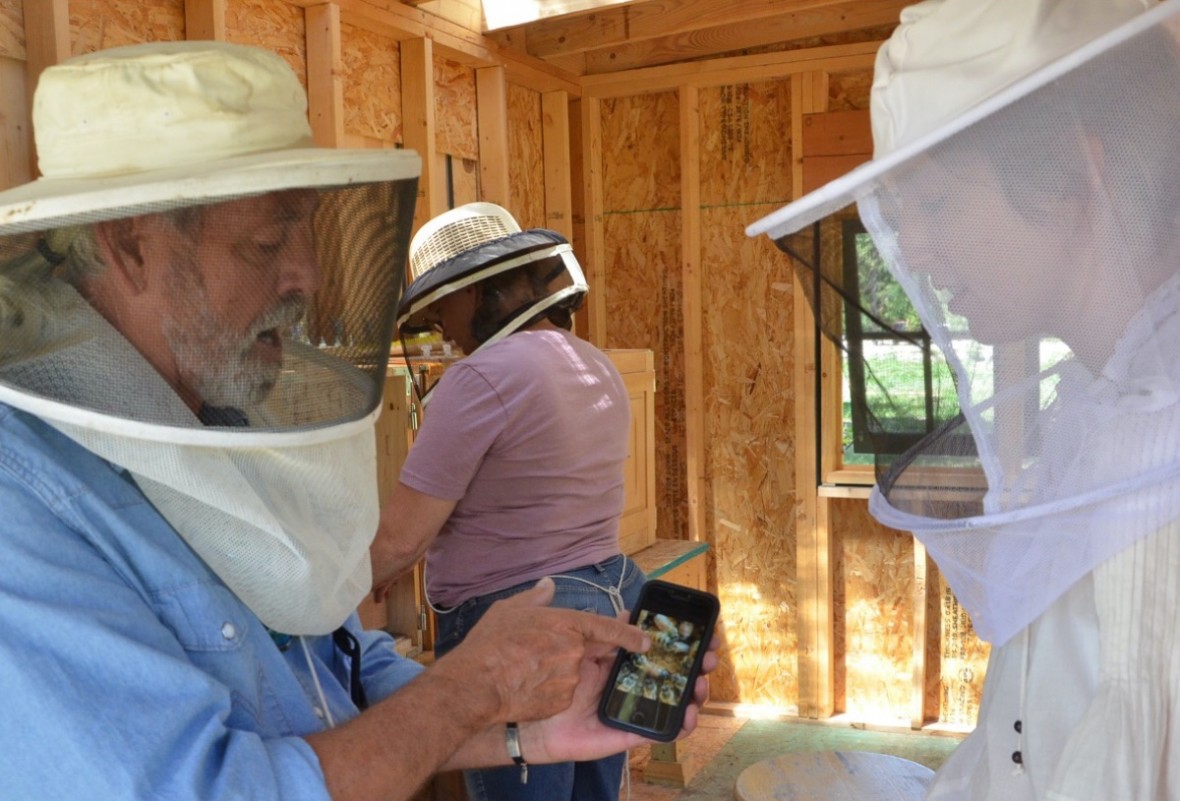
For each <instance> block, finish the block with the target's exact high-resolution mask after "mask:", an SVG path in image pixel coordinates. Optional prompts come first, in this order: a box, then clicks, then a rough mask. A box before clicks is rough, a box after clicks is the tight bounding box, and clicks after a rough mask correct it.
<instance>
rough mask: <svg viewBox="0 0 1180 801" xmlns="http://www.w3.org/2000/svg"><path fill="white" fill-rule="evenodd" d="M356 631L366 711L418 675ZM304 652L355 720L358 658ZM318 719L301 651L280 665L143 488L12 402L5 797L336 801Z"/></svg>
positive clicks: (0, 656) (0, 490)
mask: <svg viewBox="0 0 1180 801" xmlns="http://www.w3.org/2000/svg"><path fill="white" fill-rule="evenodd" d="M348 625H349V627H350V629H351V630H352V631H353V633H354V634H357V636H358V638H359V640H360V642H361V647H362V649H363V656H362V669H363V674H364V675H363V684H364V686H365V691H366V693H367V695H368V698H369V700H370V702H375V701H377V700H380V699H381V698H384V697H386V696H388V695H389V694H390V693H391V692H393V691H394V690H395V689H397V688H398V687H400V686H402V685H403V684H405V683H406V682H408V681H409V680H410V679H411V678H413V677H414V676H415V675H417V673H418V671H419V670H420V669H421V668H420V666H419V665H418V664H417V663H415V662H413V661H410V660H405V659H402V658H401V657H399V656H398V655H397V654H396V653H395V652H394V650H393V648H392V646H391V643H390V640H389V638H388V637H386V636H385V635H383V634H379V633H373V632H363V633H362V632H361V631H360V630H359V625H358V623H357V620H356V617H355V616H354V617H353V618H352V619H351V620H350V621H349V624H348ZM306 642H307V645H308V647H309V649H310V651H311V654H312V658H313V660H314V661H315V662H316V671H317V673H318V676H319V680H320V683H321V685H322V687H323V692H324V695H325V697H326V699H327V703H328V706H329V707H330V709H331V715H332V717H333V718H334V720H335V721H336V722H337V723H340V722H342V721H344V720H347V719H349V718H351V717H353V716H354V715H356V714H357V710H356V707H355V706H354V705H353V703H352V701H351V700H350V697H349V692H348V675H349V674H348V660H347V658H346V657H344V656H343V655H342V654H340V652H339V651H338V650H337V649H336V648H335V647H334V645H333V643H332V641H331V638H330V637H309V638H306ZM319 707H320V701H319V696H318V694H317V692H316V690H315V685H314V684H313V681H312V678H311V673H310V671H309V670H308V667H307V663H306V660H305V656H304V653H303V649H302V647H301V646H300V643H299V641H298V640H297V639H296V640H293V641H292V643H291V645H290V647H288V648H287V650H286V651H281V650H280V649H279V647H278V646H276V645H275V642H274V641H273V640H272V638H271V636H270V634H269V632H268V631H267V630H266V628H265V627H264V626H263V625H262V624H261V623H260V622H259V620H258V619H257V618H256V617H255V616H254V615H253V614H252V613H251V612H250V611H249V610H248V609H247V608H246V607H245V606H243V605H242V603H241V602H240V601H238V599H237V598H236V597H235V596H234V595H233V594H232V593H231V592H230V591H229V590H228V589H227V588H226V587H225V585H224V584H222V582H221V581H220V580H219V579H218V578H217V577H216V576H215V575H214V574H213V573H212V572H210V571H209V569H208V568H207V567H206V566H205V564H204V563H203V562H202V561H201V560H200V559H199V558H198V557H197V556H196V555H195V554H194V553H193V551H192V550H190V549H189V547H188V546H187V545H186V544H185V543H184V541H183V540H181V539H180V537H179V535H177V534H176V532H175V531H173V530H172V528H171V527H170V526H169V525H168V523H167V522H165V521H164V519H163V518H161V517H160V515H159V514H158V513H157V512H156V510H155V508H154V507H152V505H151V504H150V503H148V501H147V500H146V499H145V498H144V496H143V494H142V493H141V492H140V491H139V489H138V488H137V487H136V486H135V484H134V482H133V481H132V480H131V479H130V477H129V476H127V475H126V474H125V473H124V472H123V471H121V470H119V469H118V468H116V467H113V466H112V465H111V464H110V463H108V462H106V461H103V460H102V459H100V458H99V457H97V456H95V455H94V454H92V453H90V452H89V451H87V450H85V449H83V448H81V447H80V446H78V445H77V444H75V443H74V442H73V441H72V440H70V439H68V438H66V437H65V436H63V435H62V434H60V433H58V432H57V431H56V430H55V429H53V428H51V427H49V426H47V425H46V424H45V423H43V422H42V421H40V420H38V419H37V418H35V417H32V416H30V415H27V414H25V413H23V412H19V411H16V410H14V409H12V408H11V407H9V406H5V405H3V404H0V710H2V711H0V798H3V799H5V801H24V800H25V799H30V800H32V799H37V800H40V799H73V798H94V799H140V798H168V799H177V800H179V799H200V801H212V799H221V798H233V799H245V798H249V799H272V798H274V799H277V798H282V799H326V798H327V797H328V795H327V790H326V788H325V786H324V778H323V773H322V771H321V769H320V765H319V762H318V760H317V759H316V756H315V754H314V752H313V751H312V749H311V747H310V746H309V745H308V744H307V742H306V741H305V740H303V739H301V737H302V735H306V734H309V733H311V732H316V731H319V730H322V729H323V728H325V726H326V722H325V719H324V715H323V710H321V709H320V708H319ZM392 734H393V733H391V735H392ZM364 769H365V768H364V766H358V770H364Z"/></svg>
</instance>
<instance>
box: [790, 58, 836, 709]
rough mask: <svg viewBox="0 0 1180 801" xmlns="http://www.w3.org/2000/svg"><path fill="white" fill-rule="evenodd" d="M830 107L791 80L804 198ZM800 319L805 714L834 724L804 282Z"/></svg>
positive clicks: (827, 578) (827, 564)
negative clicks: (814, 145) (816, 134)
mask: <svg viewBox="0 0 1180 801" xmlns="http://www.w3.org/2000/svg"><path fill="white" fill-rule="evenodd" d="M826 102H827V80H826V74H818V75H817V74H816V73H814V72H813V73H797V74H794V75H792V76H791V150H792V152H791V167H792V168H791V191H792V196H793V197H800V196H802V195H803V180H804V179H803V116H804V114H806V113H809V112H812V111H820V110H822V108H823V107H824V106H825V105H826ZM793 294H794V298H795V302H794V318H795V330H794V333H795V375H794V386H795V398H796V403H795V492H796V504H797V505H796V516H795V532H796V557H795V558H796V566H797V574H798V586H799V591H798V605H799V613H798V614H799V621H798V626H797V631H798V643H799V648H798V659H799V714H800V715H802V716H804V717H813V718H823V717H830V716H831V714H832V712H833V709H834V704H835V691H834V684H835V662H834V648H833V643H834V639H835V634H834V623H833V614H832V591H833V577H832V561H831V554H830V550H831V548H830V541H829V530H828V517H829V508H828V505H829V503H830V499H829V498H826V497H822V496H820V495H819V493H818V491H817V489H818V486H819V483H820V477H819V473H818V468H817V465H816V452H817V448H818V442H817V441H816V426H817V422H818V421H817V417H816V408H815V403H814V402H813V401H812V399H813V398H815V392H816V381H817V373H816V371H817V367H818V365H817V364H816V360H815V346H816V340H815V317H814V315H813V313H812V310H811V307H810V306H809V305H808V303H807V296H806V293H805V292H804V289H803V287H802V285H801V284H800V283H799V278H798V276H796V277H795V287H794V293H793Z"/></svg>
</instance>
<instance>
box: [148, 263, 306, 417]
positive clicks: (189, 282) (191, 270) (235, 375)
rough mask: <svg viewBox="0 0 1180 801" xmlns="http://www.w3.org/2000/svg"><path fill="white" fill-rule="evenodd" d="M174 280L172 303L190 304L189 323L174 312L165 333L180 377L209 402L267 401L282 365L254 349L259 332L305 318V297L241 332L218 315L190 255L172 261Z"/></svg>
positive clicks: (239, 406)
mask: <svg viewBox="0 0 1180 801" xmlns="http://www.w3.org/2000/svg"><path fill="white" fill-rule="evenodd" d="M171 280H172V292H173V297H172V301H173V303H174V304H185V305H187V306H188V307H189V309H188V314H187V318H188V320H187V324H182V323H180V322H178V321H177V319H176V316H175V315H170V316H169V317H168V318H167V319H166V320H165V321H164V336H165V339H166V341H167V343H168V347H169V348H170V349H171V350H172V355H173V357H174V358H175V359H176V365H177V368H178V370H179V371H180V375H181V378H182V380H183V381H184V382H185V383H187V384H188V385H189V386H191V387H192V388H193V389H194V390H196V392H197V394H198V395H199V396H200V398H201V400H202V401H203V402H204V403H206V404H208V405H210V406H232V407H234V408H237V409H249V408H250V407H253V406H257V405H258V404H260V403H262V402H263V401H265V400H266V399H267V398H268V397H269V396H270V393H271V392H272V391H273V390H274V388H275V384H277V383H278V379H279V373H280V371H281V369H282V365H281V364H280V363H275V362H271V361H269V360H267V359H264V358H261V357H259V356H257V355H255V354H253V353H251V350H252V349H253V347H254V345H255V344H256V343H257V341H258V339H257V337H258V334H260V333H261V332H263V331H267V330H269V329H272V328H277V329H279V330H280V331H281V330H283V329H286V328H288V327H290V326H292V325H294V324H295V323H296V322H297V321H298V320H299V319H300V318H301V317H302V316H303V314H304V312H305V310H306V305H307V304H306V302H305V301H304V300H302V299H301V298H296V299H289V300H285V301H282V302H280V303H279V304H277V305H276V306H275V307H273V308H271V309H270V310H268V311H267V312H265V313H263V314H262V315H260V316H259V317H258V318H256V319H255V320H254V322H253V323H252V324H251V326H250V330H249V331H248V332H247V333H246V334H245V335H240V336H239V335H234V334H233V333H232V332H229V331H227V330H226V327H225V325H224V324H222V323H221V322H220V321H219V320H218V319H217V316H216V315H215V314H214V312H213V309H212V308H211V306H210V304H209V294H208V292H207V291H206V289H205V284H204V282H203V281H202V280H201V276H200V273H199V272H198V271H197V267H196V263H195V261H194V260H193V259H192V258H191V257H185V258H183V259H182V260H181V261H179V262H178V263H177V264H175V265H174V267H173V277H172V279H171Z"/></svg>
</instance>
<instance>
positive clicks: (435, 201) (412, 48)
mask: <svg viewBox="0 0 1180 801" xmlns="http://www.w3.org/2000/svg"><path fill="white" fill-rule="evenodd" d="M401 67H402V141H403V143H404V144H405V146H406V148H407V149H410V150H416V151H417V152H418V155H419V156H421V157H422V174H421V176H420V177H419V178H418V202H417V203H416V204H415V205H414V231H415V232H417V230H418V229H419V228H421V227H422V224H423V223H425V222H426V221H427V220H429V219H431V218H432V217H435V216H437V215H439V214H442V213H443V212H444V211H446V210H447V187H446V174H445V172H444V171H442V170H440V169H439V168H438V165H439V158H438V145H437V136H436V135H435V125H434V51H433V43H432V42H431V40H430V39H406V40H405V41H403V42H402V43H401Z"/></svg>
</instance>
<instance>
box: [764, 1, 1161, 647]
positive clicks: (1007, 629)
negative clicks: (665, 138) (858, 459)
mask: <svg viewBox="0 0 1180 801" xmlns="http://www.w3.org/2000/svg"><path fill="white" fill-rule="evenodd" d="M1178 31H1180V3H1177V2H1176V0H1172V1H1171V2H1168V3H1164V4H1162V5H1160V6H1159V7H1157V8H1155V9H1153V10H1151V11H1149V12H1146V13H1144V14H1142V15H1140V16H1138V17H1136V18H1135V19H1134V20H1132V21H1131V22H1130V23H1127V24H1126V25H1123V26H1121V27H1120V28H1117V29H1115V30H1114V31H1112V32H1110V33H1108V34H1106V35H1104V36H1101V37H1099V38H1098V39H1097V40H1095V41H1092V42H1090V43H1088V44H1086V45H1084V46H1082V47H1080V48H1078V49H1077V50H1075V51H1072V52H1070V53H1068V54H1066V55H1065V56H1064V57H1063V58H1062V59H1059V60H1057V61H1054V62H1052V63H1051V64H1050V65H1049V66H1047V67H1046V68H1044V69H1042V70H1040V71H1038V72H1036V73H1033V74H1032V75H1030V76H1028V78H1026V79H1024V80H1023V81H1020V82H1018V83H1016V84H1014V85H1012V86H1010V87H1008V88H1007V89H1006V90H1004V91H1003V92H1001V93H999V94H998V95H995V96H993V97H992V98H989V99H988V100H987V101H985V102H984V103H981V104H980V105H979V106H977V107H975V108H973V109H972V110H971V111H970V112H968V113H967V114H965V115H964V116H963V117H960V118H957V119H956V120H954V121H953V122H952V123H950V124H948V125H947V126H944V127H943V128H940V129H938V130H936V131H934V132H933V133H931V134H930V135H927V136H926V137H922V138H920V139H918V140H915V141H914V142H911V143H910V144H908V145H906V146H903V147H902V148H901V149H899V150H897V151H895V152H893V153H891V154H890V155H889V156H887V157H885V158H884V159H880V160H875V161H874V162H872V163H870V164H869V165H867V166H866V167H862V168H861V169H859V170H857V171H854V172H853V173H851V174H850V175H849V176H846V177H845V178H844V179H840V180H838V181H836V182H833V184H830V185H829V186H827V187H825V188H824V189H822V190H820V191H819V192H817V193H814V195H815V196H812V197H809V198H805V199H804V200H802V201H800V202H798V203H796V204H792V205H789V206H787V207H785V208H784V209H782V210H780V211H779V212H777V213H776V214H774V215H771V216H770V217H768V218H767V219H765V220H763V221H760V222H759V223H756V224H755V225H753V226H751V233H769V234H770V236H772V237H773V238H774V239H775V240H776V241H777V242H778V243H779V244H780V246H781V247H783V249H784V250H786V251H787V252H788V253H790V254H792V255H794V256H795V257H796V260H797V263H799V262H800V261H801V262H806V261H807V254H808V253H809V252H810V247H809V245H808V244H807V240H809V239H814V238H816V237H815V235H814V234H813V231H812V225H813V224H814V223H815V221H816V220H818V219H819V217H821V216H823V215H824V214H826V213H830V212H831V211H834V210H838V209H840V208H843V207H844V206H845V205H847V204H848V202H850V201H855V202H856V203H857V208H858V211H859V214H860V217H861V219H862V221H863V222H864V224H865V227H866V228H867V229H868V231H869V233H870V234H871V235H872V237H873V241H874V243H875V244H876V246H877V248H878V250H879V252H880V253H881V255H882V257H883V258H884V260H885V261H886V262H887V264H888V266H889V269H890V271H891V272H892V273H893V274H894V276H895V277H896V278H897V280H898V281H899V282H900V283H901V284H902V286H903V287H904V288H905V291H906V294H907V295H908V296H909V298H910V300H911V301H912V302H913V304H914V306H915V308H916V310H917V312H918V314H919V316H920V317H921V319H922V322H923V324H924V326H925V328H926V329H927V330H928V331H929V333H930V335H931V338H932V339H933V341H934V342H935V343H936V345H937V346H938V348H939V349H940V350H941V352H942V354H943V355H944V357H945V358H946V359H947V362H948V363H949V365H950V367H951V369H952V371H953V373H954V376H955V380H956V385H957V394H958V401H959V407H960V409H961V412H962V414H961V416H959V417H957V418H954V419H952V420H950V421H949V422H948V423H947V424H945V425H944V426H942V428H940V429H938V430H936V431H934V432H933V433H931V434H930V435H929V436H927V437H926V438H925V439H924V440H923V441H922V442H920V443H919V444H918V445H917V446H916V447H914V448H913V449H911V450H910V451H909V452H907V453H906V454H905V455H904V456H903V457H901V458H900V459H898V460H897V461H896V462H895V463H894V464H892V465H891V466H890V468H889V470H888V472H887V473H886V474H884V475H883V476H881V478H880V480H879V483H878V487H877V489H875V491H874V493H873V495H872V498H871V501H870V508H871V511H872V513H873V514H874V515H875V516H876V517H877V518H878V519H879V520H881V522H883V523H885V524H886V525H889V526H892V527H895V528H899V529H903V530H909V531H913V532H914V534H915V535H916V536H917V537H918V538H919V539H920V540H921V541H922V542H923V543H924V544H925V545H926V547H927V548H928V550H929V552H930V553H931V555H932V557H933V558H934V559H935V560H936V562H937V563H938V565H939V568H940V570H942V571H943V573H944V574H945V575H946V577H947V579H948V581H949V583H950V584H951V586H952V588H953V589H954V591H955V594H956V596H957V597H958V598H959V600H960V601H961V602H962V604H963V605H964V607H965V608H966V609H967V610H968V612H969V613H970V614H971V617H972V621H973V623H974V625H975V627H976V630H977V632H978V633H979V634H980V636H982V637H983V638H984V639H986V640H988V641H990V642H992V643H993V644H1001V643H1003V642H1005V641H1007V640H1008V639H1009V638H1010V637H1012V636H1013V635H1014V634H1015V633H1016V632H1018V631H1020V630H1021V629H1023V628H1024V627H1025V626H1026V625H1027V624H1028V623H1029V622H1030V621H1032V620H1033V619H1035V618H1036V617H1037V616H1038V615H1039V614H1040V613H1041V612H1043V611H1044V610H1045V609H1046V608H1047V607H1048V606H1049V605H1050V604H1051V603H1052V602H1053V601H1054V600H1055V599H1056V598H1058V597H1060V596H1061V594H1062V593H1064V592H1065V591H1066V590H1067V589H1068V588H1069V587H1070V586H1071V585H1072V584H1073V583H1074V582H1075V581H1077V580H1078V579H1079V578H1080V577H1081V576H1083V575H1085V574H1086V573H1088V572H1089V571H1091V570H1092V569H1093V568H1094V567H1095V566H1097V565H1099V564H1101V563H1102V562H1104V561H1105V560H1107V559H1108V558H1110V557H1111V556H1112V555H1114V554H1116V553H1118V552H1119V551H1122V550H1123V549H1125V548H1126V547H1128V546H1129V545H1130V544H1131V543H1133V542H1135V541H1136V540H1138V539H1140V538H1142V537H1144V536H1146V535H1148V534H1150V533H1152V532H1154V531H1157V530H1160V529H1162V528H1164V527H1165V526H1167V525H1169V524H1170V523H1171V522H1172V521H1173V520H1175V519H1177V518H1180V348H1177V347H1176V346H1175V342H1176V341H1177V340H1176V338H1175V337H1176V334H1177V333H1178V330H1177V329H1180V321H1178V318H1177V312H1178V311H1180V308H1178V307H1177V301H1178V299H1180V295H1178V293H1177V291H1176V288H1175V276H1176V274H1177V272H1178V271H1180V238H1178V237H1177V230H1178V229H1180V77H1178V76H1180V61H1178V57H1177V39H1178V37H1180V34H1178ZM801 266H802V267H803V268H809V265H807V264H805V263H804V264H801ZM836 289H837V290H838V289H839V287H836ZM818 305H820V304H817V306H818ZM965 434H969V435H970V436H964V435H965ZM965 443H966V445H965Z"/></svg>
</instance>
